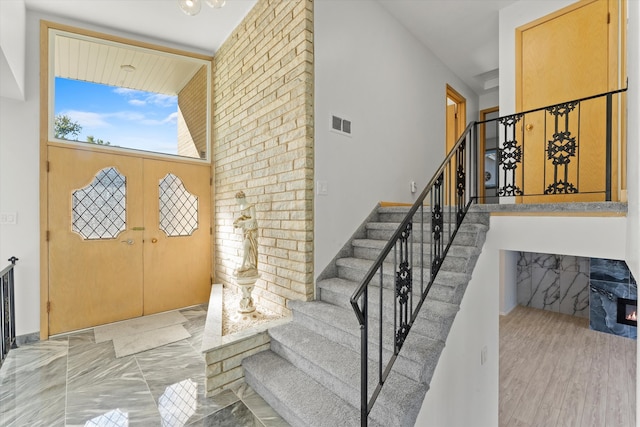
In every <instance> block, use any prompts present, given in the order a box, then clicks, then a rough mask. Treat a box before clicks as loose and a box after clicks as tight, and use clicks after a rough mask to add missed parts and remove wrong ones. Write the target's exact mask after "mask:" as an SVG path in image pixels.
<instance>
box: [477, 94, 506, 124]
mask: <svg viewBox="0 0 640 427" xmlns="http://www.w3.org/2000/svg"><path fill="white" fill-rule="evenodd" d="M479 103H480V105H479V107H478V108H479V109H480V110H486V109H487V108H493V107H497V106H498V105H500V92H499V90H493V91H491V92H487V93H483V94H482V95H480V100H479ZM475 120H478V119H477V118H476V119H475Z"/></svg>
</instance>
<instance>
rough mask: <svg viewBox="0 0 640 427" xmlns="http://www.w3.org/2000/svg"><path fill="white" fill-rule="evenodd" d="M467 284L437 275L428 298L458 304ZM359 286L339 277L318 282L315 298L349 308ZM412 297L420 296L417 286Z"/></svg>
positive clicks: (358, 283) (375, 288) (372, 286)
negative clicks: (352, 296)
mask: <svg viewBox="0 0 640 427" xmlns="http://www.w3.org/2000/svg"><path fill="white" fill-rule="evenodd" d="M443 273H444V272H443ZM374 283H376V284H377V283H378V282H377V280H376V281H374ZM467 284H468V279H467V280H464V281H463V283H455V282H453V281H447V280H446V279H443V278H441V276H440V275H438V277H436V281H435V282H434V283H433V285H432V286H431V290H430V291H429V296H428V298H430V299H433V300H435V301H442V302H447V303H449V304H459V303H460V301H461V300H462V296H463V295H464V291H465V289H466V287H467ZM359 285H360V282H354V281H351V280H346V279H341V278H339V277H332V278H330V279H325V280H320V281H318V283H317V284H316V287H317V289H318V290H319V292H318V296H317V298H318V299H320V300H322V301H326V302H328V303H331V304H336V305H340V306H342V307H346V308H349V307H350V306H351V305H350V302H349V300H350V298H351V295H353V293H354V292H355V290H356V289H357V288H358V286H359ZM369 286H370V289H371V291H370V293H371V294H372V295H377V292H378V291H379V287H378V286H376V285H375V284H370V285H369ZM413 295H414V298H416V297H419V296H420V286H419V285H418V286H414V287H413Z"/></svg>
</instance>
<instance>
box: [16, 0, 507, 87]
mask: <svg viewBox="0 0 640 427" xmlns="http://www.w3.org/2000/svg"><path fill="white" fill-rule="evenodd" d="M316 1H330V0H316ZM340 1H355V0H340ZM367 1H374V0H367ZM377 1H378V2H379V3H380V4H381V5H382V6H383V7H384V8H385V9H386V10H387V11H388V12H389V13H390V14H391V15H393V16H394V17H395V18H396V19H397V20H398V21H400V22H401V23H402V24H403V25H404V26H405V27H406V28H407V29H408V31H409V32H411V33H412V34H413V35H414V36H415V37H416V38H417V39H418V40H420V41H421V42H422V43H423V44H424V45H425V46H426V47H428V48H429V49H430V50H431V51H432V52H433V53H434V54H435V55H436V56H438V57H439V58H440V59H441V60H442V61H443V62H444V63H445V64H446V65H447V66H448V67H449V68H451V69H452V70H453V71H454V72H455V73H456V74H457V75H458V76H459V77H460V78H461V79H462V80H463V81H464V82H465V83H467V84H468V85H469V86H470V87H471V88H472V89H473V90H474V91H475V92H476V93H477V94H478V95H481V94H483V93H487V92H489V91H492V90H496V88H497V80H498V11H499V10H500V9H501V8H504V7H506V6H509V5H511V4H513V3H515V2H516V1H517V0H377ZM255 3H256V0H227V3H226V5H225V6H224V7H223V8H222V9H211V8H209V7H207V6H206V5H203V6H202V11H201V12H200V14H198V15H196V16H187V15H185V14H184V13H182V12H181V11H180V9H179V8H178V6H177V0H115V1H114V0H25V4H26V7H27V9H29V10H37V11H40V12H44V13H46V14H51V15H57V16H62V17H67V18H71V19H74V20H78V21H83V22H87V23H90V24H93V25H97V26H100V27H105V28H107V29H114V30H119V31H123V32H127V33H133V34H134V35H140V36H142V37H144V38H145V39H146V40H150V41H156V42H158V43H162V44H169V45H171V46H172V47H182V48H184V49H187V50H191V51H193V52H195V53H201V54H206V55H213V54H214V53H215V52H216V51H217V49H218V48H219V47H220V45H221V44H222V43H223V42H224V40H226V38H227V37H228V36H229V35H230V34H231V32H232V31H233V29H234V28H235V27H236V26H237V25H238V24H239V23H240V22H241V21H242V19H243V17H244V16H245V15H246V14H247V13H248V12H249V10H251V8H252V7H253V6H254V4H255Z"/></svg>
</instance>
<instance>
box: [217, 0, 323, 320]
mask: <svg viewBox="0 0 640 427" xmlns="http://www.w3.org/2000/svg"><path fill="white" fill-rule="evenodd" d="M213 79H214V89H213V97H214V102H213V103H214V114H215V115H214V135H213V141H214V142H213V145H214V148H213V155H214V163H213V168H214V174H215V189H214V191H215V266H216V267H215V274H216V278H215V280H216V281H217V282H218V283H225V284H231V285H233V278H232V273H233V270H234V269H235V268H236V267H237V265H238V263H239V260H240V259H239V256H240V243H241V233H240V231H239V230H234V228H233V225H232V223H233V220H234V218H235V217H237V215H238V208H237V206H236V203H235V194H236V192H238V191H240V190H243V191H244V192H245V194H246V196H247V200H248V201H249V202H251V203H255V204H256V210H257V218H258V226H259V234H258V252H259V258H258V263H259V265H258V270H259V272H260V274H261V279H260V280H259V281H258V283H257V285H256V289H255V291H254V296H255V297H257V301H258V304H261V305H262V306H264V307H266V308H268V309H270V310H272V311H275V312H278V313H282V314H287V313H288V310H287V308H286V303H287V300H290V299H296V300H308V299H310V298H311V297H312V296H313V1H312V0H258V2H257V4H256V6H255V7H254V8H253V9H252V11H251V12H250V13H249V14H248V15H247V16H246V18H245V19H244V20H243V22H242V23H241V24H240V25H239V26H238V27H237V28H236V29H235V31H234V32H233V33H232V34H231V36H230V37H229V38H228V39H227V41H226V42H225V43H224V44H223V45H222V46H221V48H220V49H219V50H218V52H217V53H216V55H215V58H214V70H213Z"/></svg>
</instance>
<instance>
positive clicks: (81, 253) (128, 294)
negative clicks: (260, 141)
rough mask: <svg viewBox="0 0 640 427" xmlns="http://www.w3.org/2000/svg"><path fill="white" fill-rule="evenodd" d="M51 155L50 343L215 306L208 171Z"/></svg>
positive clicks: (59, 152) (90, 155) (90, 153)
mask: <svg viewBox="0 0 640 427" xmlns="http://www.w3.org/2000/svg"><path fill="white" fill-rule="evenodd" d="M48 150H49V153H48V160H49V165H50V168H49V179H48V200H49V208H48V217H49V218H48V220H49V238H48V253H49V301H50V309H49V334H50V335H54V334H58V333H62V332H68V331H72V330H77V329H82V328H88V327H92V326H96V325H101V324H105V323H110V322H114V321H119V320H125V319H129V318H133V317H138V316H141V315H144V314H151V313H157V312H160V311H166V310H171V309H175V308H180V307H185V306H188V305H193V304H198V303H202V302H205V301H206V300H207V298H208V292H209V290H210V283H211V280H210V274H211V256H210V253H211V252H210V226H211V224H210V209H211V208H210V186H209V183H210V181H209V167H208V166H207V165H198V164H189V163H179V162H171V161H162V160H155V159H146V158H140V157H134V156H128V155H120V154H111V153H104V152H99V151H94V150H91V149H87V150H83V149H76V148H66V147H58V146H50V147H49V148H48Z"/></svg>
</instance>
